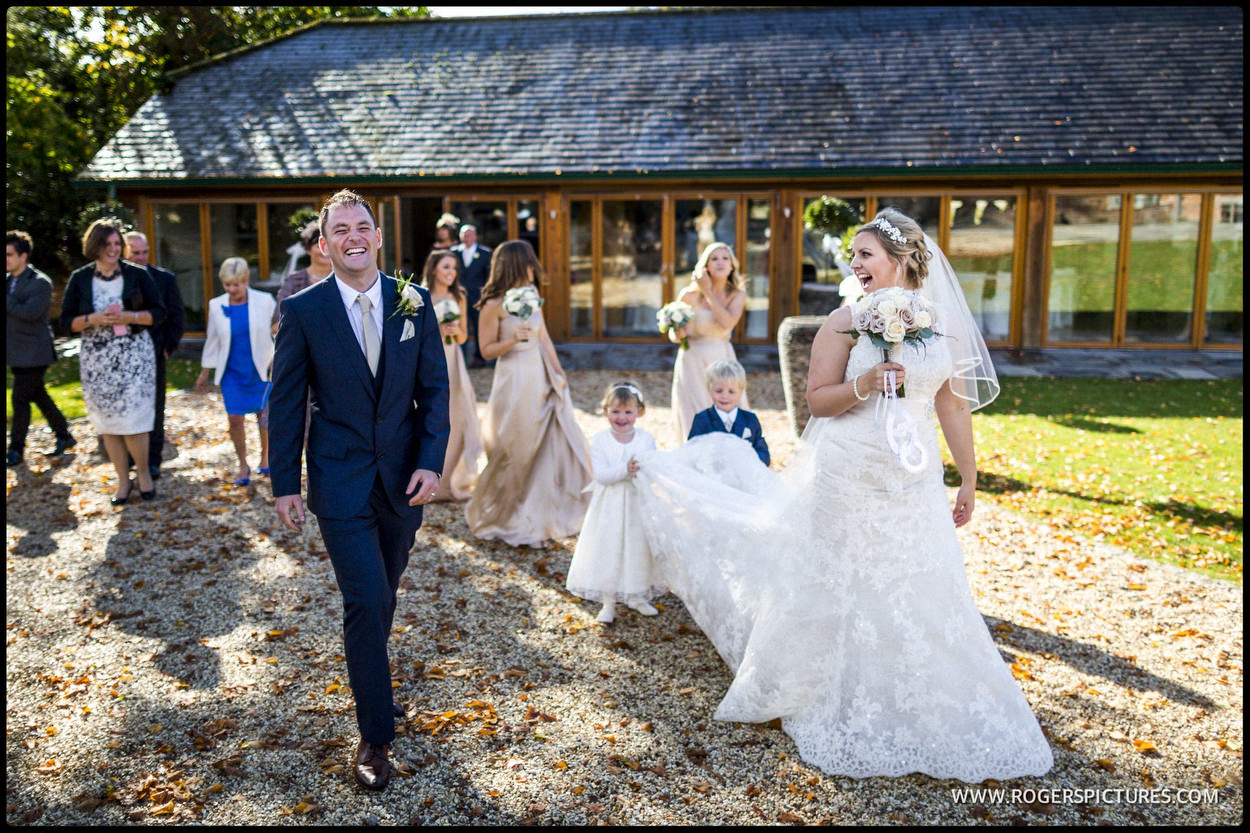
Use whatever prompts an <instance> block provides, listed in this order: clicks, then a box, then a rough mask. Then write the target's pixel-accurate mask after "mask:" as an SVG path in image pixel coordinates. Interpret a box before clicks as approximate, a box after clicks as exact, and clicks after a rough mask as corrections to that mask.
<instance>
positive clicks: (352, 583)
mask: <svg viewBox="0 0 1250 833" xmlns="http://www.w3.org/2000/svg"><path fill="white" fill-rule="evenodd" d="M317 523H318V525H319V526H320V527H321V537H322V539H324V540H325V544H326V551H327V552H329V554H330V563H331V564H333V565H334V575H335V577H336V578H337V579H338V585H339V591H340V592H341V593H342V594H343V655H344V657H346V659H347V675H348V678H349V679H350V681H351V685H352V694H353V695H354V696H355V700H356V724H357V725H358V726H359V727H360V736H361V738H362V739H363V740H365V741H367V742H369V743H373V744H378V745H383V744H388V743H390V742H391V741H392V740H394V738H395V715H394V712H393V711H392V710H391V699H392V692H391V668H390V657H389V652H388V650H387V640H388V638H389V637H390V634H391V624H392V623H393V621H394V619H395V592H396V591H397V590H398V589H399V581H400V578H401V577H402V576H403V574H404V569H405V568H406V567H407V566H408V553H409V551H410V550H411V549H412V544H413V541H414V540H415V539H416V534H417V529H418V528H419V527H420V526H421V518H420V515H418V516H416V517H401V516H400V515H397V514H396V513H395V510H394V509H393V508H391V505H390V502H389V501H388V500H387V498H386V493H385V491H384V490H383V487H382V482H381V480H380V479H375V480H374V484H373V490H372V491H371V492H370V494H369V501H368V503H366V504H365V507H364V509H363V510H362V511H361V513H360V514H359V515H357V516H356V517H353V518H348V519H346V520H334V519H331V518H322V517H318V518H317Z"/></svg>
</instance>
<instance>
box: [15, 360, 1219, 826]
mask: <svg viewBox="0 0 1250 833" xmlns="http://www.w3.org/2000/svg"><path fill="white" fill-rule="evenodd" d="M473 375H474V383H475V387H476V388H477V390H478V394H479V402H482V403H484V402H485V399H486V394H487V392H488V390H489V385H490V377H489V375H488V373H487V372H486V371H474V373H473ZM621 375H622V374H619V373H601V372H589V371H587V372H574V373H571V374H570V376H571V382H572V385H573V392H574V399H575V402H576V404H577V406H578V408H579V413H578V418H579V420H580V421H581V422H582V427H583V429H584V430H585V431H586V432H587V433H588V434H589V433H590V432H592V431H595V430H598V429H599V428H600V427H601V422H602V418H601V417H598V416H596V415H594V413H593V410H594V405H595V403H597V401H598V399H599V397H600V395H601V392H602V390H603V387H604V385H605V384H606V383H607V382H609V381H612V380H614V379H616V378H620V377H621ZM632 378H634V379H635V380H636V381H639V382H640V383H641V385H642V387H643V389H644V390H645V391H646V393H647V394H648V397H649V398H650V399H651V400H652V401H654V402H655V403H657V404H656V405H655V406H654V407H653V408H652V409H651V410H650V411H649V412H648V413H647V415H646V416H645V417H644V418H643V420H642V421H641V422H640V425H642V426H643V427H646V428H648V429H649V430H651V431H652V432H653V433H654V434H655V435H656V438H657V440H659V442H660V444H661V446H662V447H672V446H673V445H674V443H675V441H676V437H675V435H674V432H673V431H672V429H671V428H670V427H669V426H668V424H667V423H668V420H669V410H668V408H667V407H661V404H663V405H665V406H666V405H667V400H668V383H669V378H670V377H669V374H668V373H663V372H645V373H636V374H633V376H632ZM751 385H752V387H751V388H750V392H751V395H752V400H753V406H754V410H756V412H757V413H759V415H760V416H761V419H762V420H763V423H764V428H765V433H766V436H767V437H768V439H769V442H770V445H771V447H772V449H773V456H774V459H776V460H780V461H783V462H784V461H785V460H787V459H789V457H790V455H791V454H792V453H793V449H794V441H793V439H792V438H791V437H790V430H789V425H788V423H787V421H786V416H785V409H784V401H783V398H782V394H781V384H780V379H779V376H778V375H777V374H752V376H751ZM168 425H169V426H170V432H171V437H172V439H173V441H174V442H175V443H176V444H177V447H176V451H177V454H176V456H175V457H174V458H173V459H170V460H167V461H166V467H165V472H166V475H165V477H164V478H162V479H161V480H160V481H159V482H158V489H159V496H158V498H157V500H156V501H155V502H153V503H150V504H149V503H142V502H140V503H138V504H135V505H127V506H125V507H122V508H120V509H115V508H113V507H110V506H109V504H108V496H109V494H110V493H111V477H112V475H111V469H110V468H109V467H108V465H107V462H106V461H104V460H102V459H101V458H98V457H96V455H95V454H93V453H91V452H90V451H89V450H88V449H89V448H90V447H91V446H92V445H93V441H92V440H90V439H89V436H90V428H89V427H88V426H87V425H85V424H82V423H80V424H78V425H77V426H76V427H75V433H76V434H77V436H78V437H79V441H80V442H79V446H78V451H79V453H78V454H77V455H76V456H73V457H69V458H67V460H66V462H64V463H63V464H61V465H58V466H54V467H49V466H48V465H47V464H46V463H45V462H44V458H42V456H40V455H39V454H38V453H37V451H38V450H41V448H40V447H37V448H35V449H32V450H31V451H32V453H28V459H29V460H30V468H25V467H23V468H19V469H9V470H8V472H7V496H8V509H7V517H6V521H7V524H6V527H7V544H8V546H7V555H6V569H7V585H6V586H7V592H6V597H5V600H6V615H5V618H6V628H7V637H6V657H5V659H6V671H7V676H6V732H7V734H6V747H5V748H6V785H7V805H6V820H7V821H8V822H9V823H10V824H21V823H25V824H56V825H69V824H75V825H77V824H92V825H108V824H135V823H137V824H173V823H201V824H213V825H235V824H243V825H249V824H258V825H259V824H319V825H320V824H336V825H337V824H422V823H424V824H471V823H485V824H524V823H538V824H594V823H610V824H777V823H796V824H797V823H803V822H807V823H836V824H864V823H877V824H881V823H887V824H978V823H982V824H1006V823H1020V822H1027V823H1041V824H1059V823H1070V824H1104V823H1113V824H1116V823H1127V824H1134V823H1139V824H1237V823H1240V822H1241V820H1242V758H1241V754H1242V753H1241V748H1242V734H1243V733H1242V593H1241V591H1240V589H1239V588H1236V587H1234V586H1231V585H1228V584H1226V583H1222V582H1217V581H1214V580H1210V579H1206V578H1203V577H1200V576H1196V575H1193V574H1190V573H1185V572H1181V571H1179V570H1176V569H1173V568H1170V567H1166V566H1162V565H1158V564H1155V563H1153V562H1149V561H1144V560H1141V559H1138V558H1136V557H1134V556H1132V555H1130V554H1128V553H1125V552H1123V551H1120V550H1117V549H1114V548H1112V547H1108V546H1102V545H1091V544H1089V543H1084V542H1081V541H1079V540H1077V539H1076V538H1073V537H1070V536H1068V535H1067V534H1065V533H1064V532H1063V531H1058V530H1051V529H1048V528H1047V527H1045V526H1043V525H1040V524H1037V523H1034V522H1031V521H1025V520H1023V519H1022V518H1020V517H1019V516H1017V515H1015V514H1012V513H1011V512H1009V511H1007V510H1003V509H999V508H997V507H995V506H993V505H992V504H991V503H990V502H989V501H988V500H982V501H981V502H980V504H979V506H978V510H977V517H976V519H975V520H974V521H973V523H972V525H971V527H970V528H968V527H965V528H964V529H962V530H960V538H961V540H962V542H963V544H964V547H965V554H966V559H967V564H968V572H969V577H970V579H971V582H972V586H973V589H974V592H975V594H976V600H977V603H978V605H979V606H980V608H981V611H982V612H983V613H984V614H985V617H986V621H987V623H988V624H989V626H990V628H991V629H992V632H993V634H994V637H995V640H996V641H997V643H998V645H999V648H1000V651H1001V652H1002V655H1003V657H1004V659H1005V661H1007V662H1009V663H1011V665H1012V669H1013V672H1014V673H1015V675H1016V677H1017V679H1018V680H1019V683H1020V685H1021V687H1022V689H1023V691H1024V693H1025V695H1026V696H1027V697H1028V699H1029V702H1030V703H1032V705H1033V708H1034V711H1035V712H1036V714H1037V715H1038V717H1039V719H1040V721H1041V723H1042V726H1043V728H1044V729H1045V731H1046V733H1047V734H1048V736H1049V737H1050V740H1051V742H1052V745H1053V748H1054V752H1055V767H1054V769H1053V770H1052V771H1051V772H1050V773H1049V774H1048V775H1047V776H1046V777H1044V778H1025V779H1019V780H1017V781H1012V782H1007V783H1004V784H1002V785H995V784H993V783H989V784H986V785H980V786H983V787H987V788H994V787H998V788H1001V789H1004V790H1006V791H1007V792H1006V793H1005V794H1003V795H996V794H990V793H988V792H987V793H984V794H982V795H979V796H976V797H971V796H968V795H962V796H961V795H956V794H955V793H954V792H953V790H962V789H964V788H966V787H968V786H969V785H964V784H962V783H960V782H955V781H938V780H934V779H932V778H928V777H926V776H919V775H912V776H907V777H903V778H895V779H889V778H869V779H864V780H859V781H857V780H854V779H851V778H844V777H830V776H826V775H824V774H823V773H821V772H820V771H819V770H817V769H815V768H814V767H811V766H808V765H807V764H805V763H803V761H801V760H800V759H798V758H797V756H796V753H795V749H794V746H793V744H792V743H791V742H790V740H789V738H788V737H787V736H786V735H785V734H784V733H782V732H781V731H779V730H777V729H775V728H770V727H768V726H756V725H746V724H731V723H720V722H717V721H713V720H712V719H711V715H712V712H713V711H714V709H715V706H716V704H717V702H718V701H719V698H720V696H721V695H722V693H723V692H724V691H725V689H726V688H727V686H728V684H729V682H730V679H731V675H730V673H729V671H728V669H726V668H725V667H724V665H723V663H722V662H721V661H720V659H719V657H718V656H717V654H716V652H715V650H714V649H713V648H712V646H711V644H710V643H709V642H708V641H707V640H706V639H705V638H704V637H703V635H702V634H701V632H700V631H699V629H698V628H697V627H696V626H695V625H694V624H693V622H692V621H691V619H690V617H689V616H688V615H687V614H686V612H685V610H684V608H683V606H682V604H681V603H680V601H678V600H677V599H675V598H674V597H672V596H665V597H663V598H662V599H661V600H660V601H661V603H662V604H663V607H664V610H663V611H662V613H661V614H660V615H659V616H657V617H654V618H651V619H646V618H643V617H639V616H637V615H636V614H634V613H633V612H632V611H628V610H626V611H625V612H624V614H623V615H621V616H620V618H618V620H617V622H616V623H615V624H613V625H612V626H609V627H604V626H602V625H598V624H596V623H595V622H594V616H595V614H596V612H597V608H598V606H597V605H596V604H594V603H591V602H583V601H581V600H579V599H577V598H574V597H571V596H570V595H568V594H567V593H566V592H565V591H564V589H563V579H564V571H565V570H566V569H567V567H568V562H569V559H570V558H571V556H572V548H573V545H574V543H575V540H574V539H569V540H565V541H561V542H558V543H557V545H556V546H555V547H554V548H552V549H550V550H547V551H539V550H531V549H526V548H520V549H513V548H510V547H507V546H504V545H500V544H495V543H487V542H479V541H476V540H474V538H473V537H472V535H471V534H470V533H469V532H468V529H467V527H466V526H465V524H464V521H463V514H462V512H461V511H460V508H459V507H458V506H455V505H435V506H433V507H431V508H430V509H428V510H427V515H426V519H427V520H426V524H425V526H424V527H423V528H422V530H421V532H420V533H418V536H417V543H416V547H415V548H414V551H413V555H412V561H411V564H410V567H409V569H408V572H407V573H406V579H405V582H404V587H403V589H402V590H401V593H400V600H399V610H398V614H397V616H396V622H397V627H396V630H397V631H398V633H396V634H395V635H394V637H393V638H392V641H391V645H392V649H391V650H392V659H393V662H394V671H395V679H396V681H397V683H398V694H399V697H400V699H401V701H402V702H404V703H406V704H407V705H409V712H408V719H407V720H406V721H405V722H404V724H403V726H402V728H401V732H402V734H401V736H400V737H399V738H397V740H396V742H395V744H394V745H393V747H392V760H393V761H394V762H395V763H397V764H398V765H399V768H400V772H399V774H398V776H397V777H396V778H395V779H394V780H393V781H392V783H391V786H390V788H389V789H388V790H387V791H386V792H385V793H383V794H381V795H376V794H370V793H366V792H365V791H363V790H361V789H360V788H358V787H357V786H356V785H355V784H354V782H353V781H352V780H351V775H350V772H349V771H348V770H347V764H348V761H349V757H350V755H351V753H352V751H353V750H354V748H355V743H356V740H357V733H356V728H355V719H354V713H353V708H352V705H351V698H350V694H349V692H348V691H347V689H346V683H347V679H346V677H347V673H346V667H345V665H344V662H343V658H342V654H341V648H342V633H341V626H340V617H341V604H340V599H339V595H338V592H337V590H336V589H335V587H334V575H333V571H332V569H331V567H330V562H329V560H328V558H327V556H326V555H325V551H324V548H323V547H322V546H321V544H320V540H319V538H318V536H317V535H316V534H315V532H313V531H312V530H313V529H315V524H310V526H309V527H307V528H306V529H305V532H304V534H302V535H296V534H294V533H290V532H287V531H283V530H281V528H280V527H279V525H278V523H277V522H276V519H275V517H274V514H273V511H272V507H271V503H272V501H271V498H270V495H269V489H268V484H267V483H263V484H261V485H253V486H251V487H249V488H247V489H236V488H232V487H230V486H226V485H223V484H224V483H228V482H229V479H230V478H232V477H233V469H232V462H231V461H232V459H233V452H232V450H231V447H230V444H229V441H228V438H227V436H226V432H225V419H224V415H223V413H222V411H221V406H220V403H219V402H218V401H216V399H208V398H205V397H200V396H195V395H178V396H174V397H171V399H170V403H169V416H168ZM249 430H251V429H250V427H249ZM253 437H254V434H253ZM45 440H46V442H47V444H48V445H50V444H51V437H50V435H49V436H48V437H44V436H43V435H37V436H36V437H35V438H33V440H32V445H35V446H41V444H43V443H44V442H45ZM1013 789H1014V790H1016V793H1015V794H1014V795H1013V794H1012V793H1011V791H1012V790H1013ZM1065 791H1067V792H1065Z"/></svg>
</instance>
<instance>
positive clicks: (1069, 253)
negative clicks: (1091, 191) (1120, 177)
mask: <svg viewBox="0 0 1250 833" xmlns="http://www.w3.org/2000/svg"><path fill="white" fill-rule="evenodd" d="M1119 244H1120V196H1119V195H1118V194H1104V195H1095V196H1075V195H1074V196H1060V197H1056V198H1055V220H1054V227H1053V228H1052V229H1051V253H1050V295H1049V297H1048V298H1047V306H1046V309H1047V328H1048V329H1047V341H1048V342H1050V343H1059V342H1072V341H1082V342H1085V341H1091V342H1108V343H1109V342H1110V341H1111V337H1112V335H1113V327H1114V325H1115V272H1116V257H1117V252H1118V249H1119Z"/></svg>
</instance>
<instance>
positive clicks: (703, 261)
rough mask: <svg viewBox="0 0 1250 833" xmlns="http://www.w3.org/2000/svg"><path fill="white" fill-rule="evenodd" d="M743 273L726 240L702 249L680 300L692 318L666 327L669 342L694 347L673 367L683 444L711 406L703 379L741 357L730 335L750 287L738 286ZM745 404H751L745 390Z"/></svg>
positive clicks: (680, 354) (675, 415) (675, 404)
mask: <svg viewBox="0 0 1250 833" xmlns="http://www.w3.org/2000/svg"><path fill="white" fill-rule="evenodd" d="M741 275H742V270H741V269H740V268H739V267H738V259H737V258H736V257H734V253H733V249H731V248H729V246H728V245H727V244H725V243H712V244H711V245H709V246H708V247H707V248H706V249H704V250H703V254H702V255H700V257H699V262H698V263H697V264H695V267H694V274H693V280H692V282H691V284H690V285H689V286H688V287H686V288H685V289H684V290H682V293H681V296H680V297H679V298H678V300H681V301H685V302H686V303H687V304H689V305H690V306H692V307H694V320H693V321H691V322H690V323H689V324H687V325H686V326H685V327H681V328H673V329H671V330H669V331H668V337H669V339H670V340H671V341H673V342H675V343H680V342H681V340H682V339H683V338H685V339H687V340H688V341H687V343H688V344H689V345H690V346H689V348H686V349H679V350H678V351H677V362H676V364H674V366H673V421H674V424H675V425H676V426H677V432H678V439H680V440H681V441H682V442H685V441H686V438H687V437H689V436H690V424H691V423H692V422H694V415H695V414H697V413H699V411H702V410H705V409H707V408H710V407H712V395H711V394H710V393H708V391H707V379H706V378H705V377H704V373H705V371H706V370H707V367H708V365H710V364H711V363H712V362H714V361H717V360H719V359H737V358H738V357H737V355H735V354H734V348H733V345H732V344H730V343H729V339H730V337H731V336H732V335H733V329H734V327H736V326H737V325H738V321H739V319H741V318H742V310H743V309H744V308H745V306H746V298H747V294H746V291H745V290H743V289H742V288H741V287H740V286H739V284H741V283H742V277H741ZM741 407H742V408H744V409H749V408H750V407H751V405H750V403H749V402H748V401H747V396H746V394H745V393H744V394H743V395H742V404H741Z"/></svg>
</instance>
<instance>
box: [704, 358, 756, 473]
mask: <svg viewBox="0 0 1250 833" xmlns="http://www.w3.org/2000/svg"><path fill="white" fill-rule="evenodd" d="M746 387H747V372H746V370H745V369H743V367H742V365H741V364H739V363H738V362H736V361H734V360H733V359H721V360H720V361H716V362H712V363H711V364H710V365H708V368H707V389H708V393H710V394H712V402H713V403H714V404H713V405H712V407H710V408H708V409H707V410H704V411H699V413H697V414H695V415H694V422H692V423H691V424H690V436H689V437H687V438H686V439H688V440H689V439H693V438H694V437H698V436H700V435H701V434H711V433H712V432H713V431H727V432H728V433H730V434H733V435H734V436H735V437H741V438H742V439H744V440H746V441H747V442H749V443H750V444H751V447H752V448H754V449H755V453H756V454H758V455H759V458H760V462H762V463H763V464H764V465H766V466H767V465H768V464H769V460H770V458H769V456H768V443H766V442H765V441H764V429H763V428H761V427H760V420H759V417H757V416H756V415H755V414H753V413H751V412H750V411H744V410H742V409H741V408H739V407H738V403H739V402H741V401H742V393H743V391H745V390H746Z"/></svg>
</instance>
